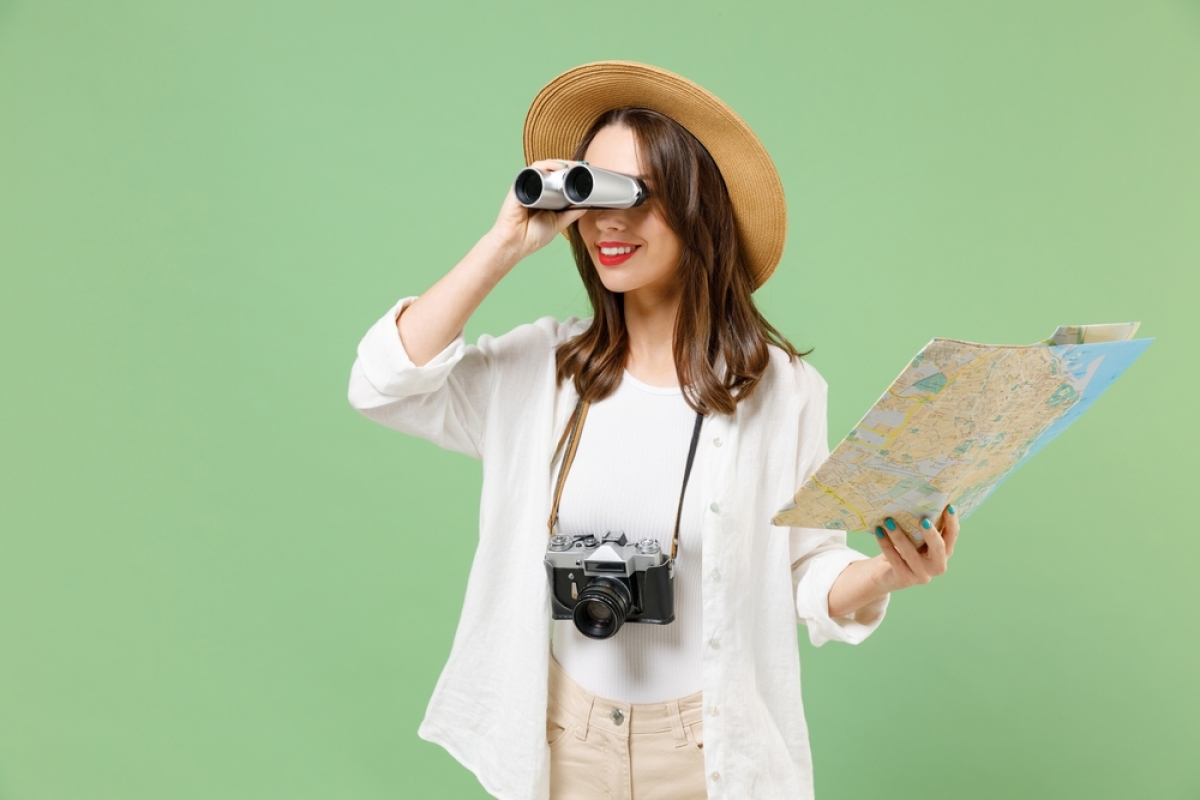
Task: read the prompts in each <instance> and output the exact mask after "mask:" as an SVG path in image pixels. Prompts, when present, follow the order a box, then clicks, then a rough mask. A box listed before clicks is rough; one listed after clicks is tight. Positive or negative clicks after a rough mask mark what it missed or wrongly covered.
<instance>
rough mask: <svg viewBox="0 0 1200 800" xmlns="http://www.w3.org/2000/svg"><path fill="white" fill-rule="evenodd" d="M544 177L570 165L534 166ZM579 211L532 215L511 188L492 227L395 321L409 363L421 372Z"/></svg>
mask: <svg viewBox="0 0 1200 800" xmlns="http://www.w3.org/2000/svg"><path fill="white" fill-rule="evenodd" d="M531 166H533V167H535V168H537V169H541V170H543V171H546V172H553V171H555V170H560V169H566V168H567V167H568V166H570V162H566V161H537V162H535V163H533V164H532V165H531ZM584 213H586V210H585V209H568V210H566V211H534V210H532V209H528V208H525V207H524V206H522V205H521V204H520V203H518V202H517V198H516V195H515V193H514V192H513V190H512V188H511V187H510V188H509V190H508V196H507V197H505V198H504V204H503V205H502V206H501V207H500V214H499V216H498V217H497V218H496V224H495V225H493V226H492V229H491V230H490V231H488V232H487V233H486V234H485V235H484V236H483V238H482V239H480V240H479V242H478V243H476V245H475V246H474V247H473V248H471V251H470V252H469V253H467V255H466V256H464V257H463V259H462V261H460V262H458V264H457V266H455V267H454V268H453V269H452V270H450V271H449V272H448V273H446V274H445V275H444V276H443V277H442V279H441V280H439V281H438V282H437V283H435V284H434V285H433V286H432V287H431V288H430V289H429V290H428V291H427V292H425V294H423V295H421V296H420V297H419V298H417V299H416V300H415V301H413V303H412V305H410V306H408V308H406V309H404V312H403V313H402V314H400V316H399V317H398V318H397V319H396V327H397V328H398V329H399V335H400V341H401V342H402V343H403V344H404V350H405V352H406V353H408V357H409V359H410V360H411V361H412V363H413V364H415V365H416V366H423V365H425V364H426V363H428V362H429V360H430V359H432V358H433V357H434V356H436V355H437V354H438V353H440V352H442V351H443V350H444V349H446V347H447V346H448V345H449V344H450V343H451V342H452V341H454V339H455V337H457V336H458V335H459V333H461V332H462V329H463V327H464V326H465V325H466V324H467V320H468V319H469V318H470V316H471V315H472V314H473V313H475V309H477V308H479V305H480V303H482V302H483V299H484V298H485V297H487V296H488V293H489V292H491V291H492V289H494V288H495V287H496V284H498V283H499V282H500V280H501V279H502V278H503V277H504V276H505V275H507V274H508V273H509V271H510V270H511V269H512V268H513V267H515V266H516V265H517V262H519V261H520V260H521V259H523V258H525V256H527V255H529V254H530V253H533V252H535V251H537V250H540V249H541V248H542V247H545V246H546V245H547V244H549V243H550V241H551V240H553V239H554V237H555V236H556V235H557V234H559V233H561V232H562V231H563V230H564V229H565V228H566V227H567V226H568V225H570V224H571V223H572V222H574V221H575V220H577V219H579V218H580V217H581V216H583V215H584Z"/></svg>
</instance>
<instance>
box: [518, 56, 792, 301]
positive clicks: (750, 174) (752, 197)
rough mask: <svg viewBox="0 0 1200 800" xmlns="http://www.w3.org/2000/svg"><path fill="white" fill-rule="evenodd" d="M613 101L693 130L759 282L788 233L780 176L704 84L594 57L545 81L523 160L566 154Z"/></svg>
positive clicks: (528, 125) (528, 123)
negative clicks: (716, 172)
mask: <svg viewBox="0 0 1200 800" xmlns="http://www.w3.org/2000/svg"><path fill="white" fill-rule="evenodd" d="M616 108H648V109H650V110H652V111H657V112H659V113H661V114H665V115H667V116H668V117H670V118H671V119H673V120H675V121H676V122H678V123H679V124H680V125H682V126H683V127H684V128H686V129H687V130H688V131H689V132H690V133H691V134H692V135H693V136H695V137H696V138H697V139H698V140H699V141H700V143H701V144H703V145H704V147H705V149H707V150H708V152H709V154H710V155H711V156H712V158H713V161H715V162H716V164H717V167H718V168H719V169H720V170H721V176H722V177H723V178H724V179H725V186H726V187H727V188H728V189H729V199H730V201H731V202H732V204H733V214H734V218H735V220H736V222H737V229H738V240H739V241H738V244H739V247H740V249H741V252H742V255H743V257H744V258H745V259H746V262H747V266H749V268H750V272H751V274H752V275H753V276H754V286H755V288H758V287H759V286H761V285H762V284H763V283H764V282H765V281H766V280H767V278H769V277H770V276H771V273H772V272H774V271H775V267H776V266H777V265H778V264H779V259H780V257H781V256H782V255H783V245H784V241H785V240H786V238H787V205H786V202H785V200H784V196H783V184H782V183H780V180H779V173H778V172H777V171H776V170H775V164H774V163H773V162H772V161H771V157H770V156H769V155H768V154H767V149H766V148H765V147H763V144H762V142H760V141H759V139H758V137H757V136H756V135H755V134H754V131H753V130H751V129H750V126H749V125H747V124H746V123H745V122H744V121H743V120H742V118H741V117H739V116H738V115H737V114H735V113H734V111H733V109H731V108H730V107H729V106H727V105H725V103H723V102H722V101H721V100H720V98H718V97H717V96H716V95H714V94H712V93H711V92H709V91H707V90H706V89H704V88H703V87H701V86H698V85H697V84H695V83H692V82H691V81H689V80H687V79H686V78H683V77H681V76H679V75H676V74H675V73H673V72H668V71H667V70H665V69H660V68H658V67H652V66H650V65H648V64H639V63H636V62H633V61H598V62H595V63H592V64H584V65H583V66H580V67H576V68H574V69H572V70H569V71H567V72H564V73H563V74H562V75H559V76H558V77H557V78H555V79H554V80H552V81H550V82H549V83H548V84H546V85H545V86H544V87H543V88H542V90H541V91H540V92H538V95H537V97H536V98H534V100H533V104H532V105H530V107H529V113H528V114H527V115H526V116H525V132H524V143H525V163H526V164H532V163H533V162H534V161H540V160H543V159H548V158H566V157H569V156H570V155H571V153H572V152H573V151H574V149H575V148H576V147H577V146H578V145H579V142H580V141H582V140H583V137H584V135H585V134H586V133H587V132H588V130H589V129H590V128H591V127H592V125H593V124H594V123H595V121H596V120H597V119H598V118H599V117H600V115H601V114H604V113H605V112H607V111H611V110H613V109H616Z"/></svg>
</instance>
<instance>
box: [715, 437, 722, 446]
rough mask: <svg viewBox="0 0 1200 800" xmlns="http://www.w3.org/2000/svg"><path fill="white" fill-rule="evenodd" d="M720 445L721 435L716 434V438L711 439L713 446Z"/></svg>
mask: <svg viewBox="0 0 1200 800" xmlns="http://www.w3.org/2000/svg"><path fill="white" fill-rule="evenodd" d="M720 446H721V437H719V436H718V437H717V438H716V439H713V447H720Z"/></svg>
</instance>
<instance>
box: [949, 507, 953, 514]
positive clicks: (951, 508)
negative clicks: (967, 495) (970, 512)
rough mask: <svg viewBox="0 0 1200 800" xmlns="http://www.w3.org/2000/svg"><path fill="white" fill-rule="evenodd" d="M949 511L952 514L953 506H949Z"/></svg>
mask: <svg viewBox="0 0 1200 800" xmlns="http://www.w3.org/2000/svg"><path fill="white" fill-rule="evenodd" d="M950 513H951V514H953V513H954V506H950Z"/></svg>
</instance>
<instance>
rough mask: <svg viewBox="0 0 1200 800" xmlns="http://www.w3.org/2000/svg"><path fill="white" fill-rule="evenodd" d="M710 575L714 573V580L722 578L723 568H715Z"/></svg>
mask: <svg viewBox="0 0 1200 800" xmlns="http://www.w3.org/2000/svg"><path fill="white" fill-rule="evenodd" d="M709 575H712V579H713V580H714V581H719V580H721V570H719V569H714V570H713V571H712V572H710V573H709Z"/></svg>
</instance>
